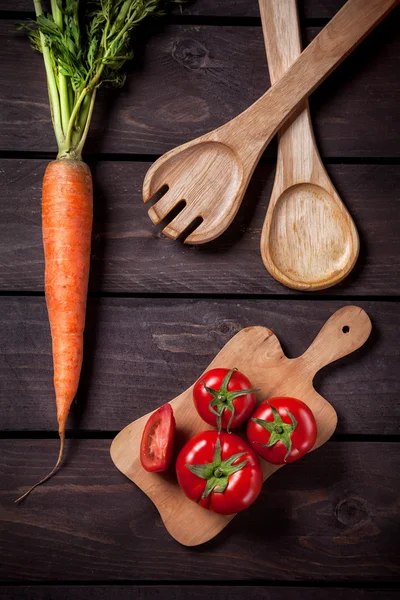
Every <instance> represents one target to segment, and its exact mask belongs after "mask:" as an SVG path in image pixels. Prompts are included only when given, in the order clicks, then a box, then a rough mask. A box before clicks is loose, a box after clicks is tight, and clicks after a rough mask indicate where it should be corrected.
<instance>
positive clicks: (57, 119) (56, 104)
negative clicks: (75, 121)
mask: <svg viewBox="0 0 400 600" xmlns="http://www.w3.org/2000/svg"><path fill="white" fill-rule="evenodd" d="M33 4H34V7H35V13H36V16H40V15H42V14H43V9H42V3H41V0H33ZM40 43H41V47H42V53H43V60H44V66H45V69H46V78H47V87H48V92H49V101H50V110H51V119H52V121H53V127H54V133H55V136H56V140H57V144H58V146H60V145H61V144H62V142H63V138H64V134H63V130H62V124H61V111H60V97H59V94H58V89H57V82H56V79H55V76H54V70H53V65H52V60H51V56H50V50H49V48H48V47H47V46H46V43H45V37H44V35H43V33H42V32H40Z"/></svg>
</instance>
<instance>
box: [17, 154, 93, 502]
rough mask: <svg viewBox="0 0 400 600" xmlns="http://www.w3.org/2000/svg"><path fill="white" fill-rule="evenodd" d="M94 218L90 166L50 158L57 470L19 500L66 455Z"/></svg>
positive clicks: (48, 232)
mask: <svg viewBox="0 0 400 600" xmlns="http://www.w3.org/2000/svg"><path fill="white" fill-rule="evenodd" d="M92 219H93V193H92V177H91V173H90V169H89V167H88V166H87V165H86V164H85V163H84V162H82V161H79V160H71V159H62V160H56V161H53V162H52V163H50V164H49V165H48V167H47V169H46V173H45V176H44V179H43V193H42V229H43V245H44V255H45V296H46V304H47V311H48V315H49V322H50V330H51V338H52V352H53V367H54V390H55V395H56V407H57V420H58V424H59V435H60V451H59V455H58V460H57V462H56V465H55V467H54V468H53V469H52V471H51V472H50V473H49V474H48V475H47V476H46V477H45V478H44V479H42V480H41V481H39V482H38V483H36V484H35V485H34V486H32V487H31V488H30V489H29V490H28V491H27V492H26V493H25V494H24V495H23V496H21V497H20V498H18V500H17V502H19V501H20V500H22V499H23V498H25V497H26V496H27V495H28V494H29V493H30V492H31V491H32V490H33V489H34V488H35V487H37V486H38V485H41V484H42V483H44V482H45V481H47V480H48V479H50V477H52V475H54V473H55V472H56V471H57V469H58V467H59V466H60V463H61V460H62V456H63V450H64V439H65V425H66V421H67V417H68V413H69V409H70V407H71V404H72V401H73V399H74V398H75V395H76V392H77V390H78V385H79V377H80V372H81V367H82V357H83V330H84V327H85V317H86V298H87V288H88V281H89V267H90V244H91V233H92Z"/></svg>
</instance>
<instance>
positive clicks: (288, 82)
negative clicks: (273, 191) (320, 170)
mask: <svg viewBox="0 0 400 600" xmlns="http://www.w3.org/2000/svg"><path fill="white" fill-rule="evenodd" d="M398 2H399V0H348V2H347V3H346V4H345V5H344V6H343V8H342V9H341V10H340V11H339V12H338V13H337V14H336V15H335V16H334V17H333V19H331V21H329V23H328V24H327V25H326V26H325V27H324V29H323V30H322V31H321V32H320V33H319V35H318V36H317V37H316V38H315V39H314V40H313V41H312V42H311V44H309V45H308V46H307V48H306V49H305V50H304V51H303V52H302V54H301V55H300V56H299V58H298V59H297V60H296V61H295V62H294V63H293V64H292V66H291V67H289V69H288V70H287V71H286V72H285V74H284V75H283V76H282V77H281V78H280V79H279V81H277V82H276V83H275V85H273V86H272V87H271V88H270V89H269V90H268V91H267V92H266V93H265V94H264V95H263V96H261V98H259V99H258V100H257V101H256V102H255V103H254V104H253V105H252V106H250V107H249V108H248V109H247V110H245V111H244V112H243V113H241V114H240V115H239V116H238V117H236V119H233V121H231V122H230V124H227V125H225V126H223V128H221V129H224V130H225V132H224V133H225V135H224V138H225V141H228V140H227V137H230V138H232V139H230V140H229V143H230V144H232V146H233V147H236V149H237V150H240V151H241V152H243V154H244V155H246V154H247V155H248V157H249V159H250V160H249V164H252V161H253V160H256V159H257V157H259V156H260V155H261V153H262V152H263V150H264V148H265V147H266V146H267V144H268V143H269V141H270V140H271V138H272V137H273V136H274V135H275V133H276V132H277V130H278V129H279V128H280V126H281V125H282V124H283V123H284V122H285V121H287V119H288V118H289V117H290V116H291V115H292V113H293V112H294V110H295V109H296V107H297V105H298V104H299V103H300V102H301V101H302V100H303V99H304V98H306V97H307V96H308V95H309V94H311V92H312V91H313V90H314V89H315V88H316V87H317V86H318V85H319V84H320V83H321V81H323V80H324V79H325V78H326V77H327V76H328V75H329V74H330V73H331V72H332V71H333V69H334V68H335V67H336V66H337V65H338V64H339V63H341V62H342V61H343V60H344V59H345V58H346V56H348V54H350V52H351V51H352V50H353V48H354V47H355V46H356V45H357V44H359V43H360V42H361V41H362V40H363V39H364V38H365V37H366V36H367V35H368V33H369V32H370V31H371V30H372V29H373V28H374V27H375V26H376V25H377V24H378V23H379V22H380V21H382V19H384V17H385V16H386V15H387V14H388V13H389V12H390V10H392V9H393V8H394V7H395V5H396V4H398ZM229 125H231V127H229ZM225 128H227V129H228V130H229V129H230V130H231V131H230V134H231V135H229V131H227V129H225ZM239 131H240V135H238V133H239ZM216 133H217V135H216V136H215V138H216V139H218V137H219V136H218V130H216ZM226 134H228V136H226ZM210 137H211V136H210Z"/></svg>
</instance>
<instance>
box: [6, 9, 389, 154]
mask: <svg viewBox="0 0 400 600" xmlns="http://www.w3.org/2000/svg"><path fill="white" fill-rule="evenodd" d="M255 4H257V3H256V2H255ZM257 10H258V7H257ZM396 15H397V17H396ZM399 16H400V13H399V11H398V10H397V9H396V12H395V13H393V14H392V15H391V16H390V18H388V19H386V20H385V21H384V22H383V23H382V24H381V25H380V26H379V28H378V29H377V31H376V32H373V33H372V34H371V36H370V37H369V38H368V39H367V40H366V41H365V42H364V43H363V45H362V47H361V48H359V49H357V50H356V51H355V53H354V54H353V55H352V56H351V57H349V58H348V59H347V60H346V62H345V63H344V64H343V65H342V66H341V67H339V69H338V70H337V71H336V72H335V73H334V74H332V75H331V77H330V78H329V79H328V81H326V82H325V83H324V84H323V85H322V86H321V87H320V88H319V89H318V90H317V91H316V92H315V93H314V94H313V96H312V98H311V108H312V114H313V119H314V124H315V131H316V134H317V137H318V143H319V148H320V150H321V154H322V155H323V156H353V157H354V156H356V157H358V156H384V157H386V156H399V148H400V144H399V133H398V128H396V127H395V118H396V110H397V98H398V96H399V92H400V82H399V78H398V77H397V73H398V72H399V70H400V64H399V62H400V58H399V57H400V34H399V26H398V18H399ZM162 27H164V29H162ZM159 28H160V30H156V29H155V28H154V25H153V26H152V29H151V31H148V32H147V33H143V34H142V38H141V41H140V47H139V50H138V53H137V60H136V62H133V63H132V65H131V66H130V68H129V76H128V81H127V85H126V86H125V87H124V88H123V89H122V90H121V91H119V92H117V93H115V91H107V90H106V89H104V90H102V93H101V94H99V97H98V100H96V110H95V114H94V120H93V124H92V127H91V130H90V134H89V139H88V143H87V152H88V153H93V152H96V153H98V152H116V153H121V152H129V153H134V152H137V153H151V154H161V153H163V152H165V151H167V150H169V149H170V148H173V147H174V146H176V145H177V144H180V143H182V142H185V141H187V140H189V139H191V138H194V137H196V136H199V135H201V134H203V133H205V132H206V131H210V130H212V129H214V128H215V127H217V126H219V125H221V124H223V123H225V122H226V121H228V120H229V119H231V118H233V117H234V116H235V115H237V114H238V113H239V112H240V111H242V110H244V109H245V108H246V107H247V106H249V105H250V104H251V103H252V102H254V101H255V100H256V99H257V97H258V96H260V95H261V94H262V93H263V92H264V91H265V89H266V87H267V85H268V81H269V79H268V70H267V66H266V64H265V50H264V45H263V38H262V32H261V27H260V28H258V27H256V28H254V27H208V26H190V25H184V26H178V25H168V26H167V25H165V24H164V26H162V25H159ZM318 31H319V29H316V28H311V29H307V31H306V35H305V37H304V36H303V42H304V43H306V42H307V41H309V40H310V39H311V37H313V36H314V35H315V34H316V33H317V32H318ZM0 39H1V45H0V60H1V64H2V65H3V68H2V69H1V70H0V102H1V111H0V132H1V133H0V150H12V151H21V150H22V151H26V150H30V151H41V152H42V151H54V152H55V151H56V146H55V141H54V136H53V133H52V128H51V122H50V113H49V109H48V99H47V95H46V85H45V74H44V69H43V65H42V63H41V57H40V55H38V54H35V53H33V52H32V51H31V49H30V47H29V44H28V41H27V39H26V37H25V36H24V34H23V33H21V32H16V30H15V23H14V22H12V21H1V22H0ZM16 72H17V73H18V74H19V77H18V78H16V77H15V73H16ZM378 116H379V118H378ZM269 155H270V156H271V155H273V150H272V149H271V150H270V154H269Z"/></svg>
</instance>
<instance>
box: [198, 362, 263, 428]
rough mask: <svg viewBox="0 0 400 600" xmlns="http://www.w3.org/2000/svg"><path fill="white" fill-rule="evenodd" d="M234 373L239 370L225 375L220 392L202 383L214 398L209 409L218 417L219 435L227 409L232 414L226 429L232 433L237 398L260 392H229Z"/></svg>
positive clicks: (256, 390)
mask: <svg viewBox="0 0 400 600" xmlns="http://www.w3.org/2000/svg"><path fill="white" fill-rule="evenodd" d="M234 371H237V369H236V368H233V369H231V370H230V371H228V373H227V374H226V375H225V377H224V379H223V380H222V383H221V387H220V388H219V390H215V389H213V388H210V387H208V386H207V384H206V382H205V381H203V382H202V383H203V385H204V389H205V390H206V392H208V393H209V394H211V396H212V399H211V400H210V404H209V408H210V411H211V412H212V413H213V414H214V415H216V416H217V427H218V432H219V433H221V429H222V413H223V412H224V410H225V409H226V410H228V411H229V412H230V413H231V416H230V417H229V422H228V426H227V428H226V429H227V431H228V433H229V432H230V426H231V424H232V421H233V417H234V416H235V405H234V403H233V401H234V400H235V398H239V396H245V395H246V394H255V393H256V392H258V391H259V390H258V389H249V390H236V391H233V392H229V391H228V385H229V382H230V380H231V377H232V375H233V373H234Z"/></svg>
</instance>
